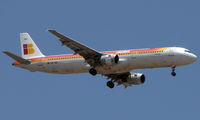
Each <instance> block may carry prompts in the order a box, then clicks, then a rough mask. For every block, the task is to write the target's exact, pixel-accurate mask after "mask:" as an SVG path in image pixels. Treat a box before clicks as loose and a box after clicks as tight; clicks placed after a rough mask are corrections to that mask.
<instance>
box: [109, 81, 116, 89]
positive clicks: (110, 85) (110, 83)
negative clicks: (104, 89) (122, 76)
mask: <svg viewBox="0 0 200 120" xmlns="http://www.w3.org/2000/svg"><path fill="white" fill-rule="evenodd" d="M107 86H108V87H109V88H114V86H115V84H114V83H113V81H108V82H107Z"/></svg>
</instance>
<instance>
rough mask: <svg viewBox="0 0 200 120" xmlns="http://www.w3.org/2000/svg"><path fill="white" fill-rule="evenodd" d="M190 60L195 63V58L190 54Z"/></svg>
mask: <svg viewBox="0 0 200 120" xmlns="http://www.w3.org/2000/svg"><path fill="white" fill-rule="evenodd" d="M190 59H191V61H192V62H195V61H197V56H196V55H195V54H191V55H190Z"/></svg>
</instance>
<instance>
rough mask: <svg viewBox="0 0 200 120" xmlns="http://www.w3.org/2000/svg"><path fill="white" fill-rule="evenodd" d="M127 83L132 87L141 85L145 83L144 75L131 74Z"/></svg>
mask: <svg viewBox="0 0 200 120" xmlns="http://www.w3.org/2000/svg"><path fill="white" fill-rule="evenodd" d="M127 82H128V83H129V84H134V85H140V84H143V83H144V82H145V75H144V74H142V73H131V75H129V76H128V78H127Z"/></svg>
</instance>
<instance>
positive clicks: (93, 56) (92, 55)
mask: <svg viewBox="0 0 200 120" xmlns="http://www.w3.org/2000/svg"><path fill="white" fill-rule="evenodd" d="M48 31H49V32H50V33H52V34H53V35H55V36H57V37H58V38H60V42H61V43H62V45H65V46H66V47H68V48H70V49H71V50H73V51H74V52H75V54H80V55H81V56H83V58H84V59H85V60H86V62H87V63H88V64H89V65H90V66H92V67H95V66H97V65H98V61H99V59H100V57H101V56H102V54H101V53H99V52H97V51H96V50H94V49H92V48H89V47H87V46H85V45H83V44H81V43H79V42H77V41H75V40H72V39H70V38H68V37H66V36H64V35H62V34H60V33H58V32H56V31H55V30H48Z"/></svg>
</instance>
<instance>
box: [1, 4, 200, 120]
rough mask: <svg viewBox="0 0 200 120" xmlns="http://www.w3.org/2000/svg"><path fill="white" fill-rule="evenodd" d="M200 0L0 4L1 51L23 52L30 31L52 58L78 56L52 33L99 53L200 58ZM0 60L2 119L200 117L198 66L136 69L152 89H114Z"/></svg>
mask: <svg viewBox="0 0 200 120" xmlns="http://www.w3.org/2000/svg"><path fill="white" fill-rule="evenodd" d="M199 4H200V2H199V1H198V0H165V1H164V0H134V1H133V0H123V1H119V0H101V1H95V0H56V1H47V0H43V1H41V0H1V4H0V15H1V22H0V26H1V27H0V30H1V35H0V39H1V44H0V47H1V51H3V50H8V51H10V52H13V53H15V54H17V55H20V54H21V51H20V41H19V33H20V32H28V33H29V34H30V35H31V37H32V38H33V40H34V41H35V42H36V44H37V45H38V47H39V48H40V49H41V51H42V52H43V53H44V54H45V55H54V54H65V53H72V51H71V50H69V49H68V48H66V47H62V46H61V45H60V43H59V42H58V40H57V38H56V37H54V36H53V35H51V34H50V33H48V32H45V29H46V28H50V29H56V30H57V31H59V32H61V33H63V34H65V35H67V36H69V37H71V38H73V39H75V40H77V41H80V42H81V43H84V44H86V45H87V46H90V47H92V48H94V49H96V50H99V51H104V50H114V49H133V48H134V49H135V48H152V47H165V46H181V47H185V48H188V49H190V50H191V51H192V52H193V53H195V54H196V55H197V56H200V55H199V44H200V34H199V33H200V22H199V21H200V14H199V11H200V7H199ZM0 58H1V79H0V119H1V120H13V119H17V120H27V119H28V120H36V119H37V120H44V119H48V120H55V119H58V120H66V119H70V120H77V119H89V120H90V119H95V120H102V119H113V120H121V119H127V120H132V119H137V120H146V119H152V120H153V119H162V120H169V119H182V120H188V119H192V120H199V119H200V102H199V101H200V95H199V91H200V87H199V84H200V81H199V75H198V74H199V67H200V66H199V61H197V62H196V63H194V64H191V65H188V66H183V67H178V68H177V69H176V72H177V76H176V77H175V78H173V77H172V76H171V75H170V72H171V69H170V68H162V69H161V68H160V69H147V70H136V72H142V73H144V74H145V75H146V78H147V80H146V83H145V84H143V85H140V86H132V87H129V88H127V89H124V88H123V87H122V86H120V87H116V88H114V89H109V88H108V87H107V86H106V82H107V81H106V79H105V77H102V76H100V75H97V76H96V77H93V76H91V75H89V74H88V73H86V74H73V75H54V74H47V73H39V72H35V73H32V72H29V71H26V70H23V69H19V68H16V67H12V66H11V63H12V62H13V60H12V59H10V58H8V57H7V56H5V55H4V54H2V53H1V54H0Z"/></svg>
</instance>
